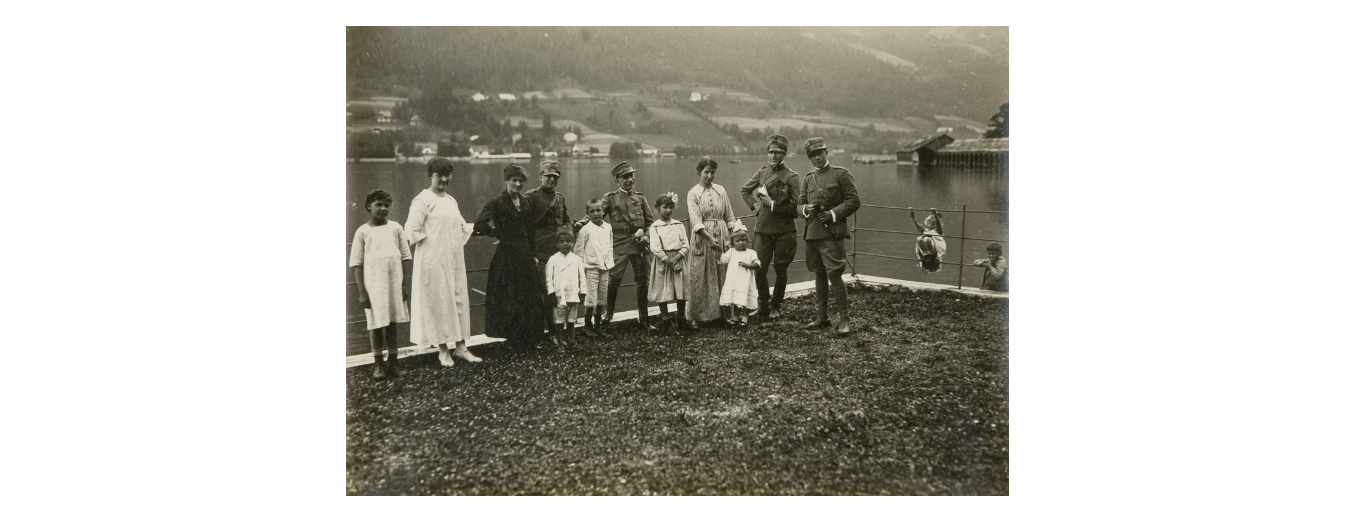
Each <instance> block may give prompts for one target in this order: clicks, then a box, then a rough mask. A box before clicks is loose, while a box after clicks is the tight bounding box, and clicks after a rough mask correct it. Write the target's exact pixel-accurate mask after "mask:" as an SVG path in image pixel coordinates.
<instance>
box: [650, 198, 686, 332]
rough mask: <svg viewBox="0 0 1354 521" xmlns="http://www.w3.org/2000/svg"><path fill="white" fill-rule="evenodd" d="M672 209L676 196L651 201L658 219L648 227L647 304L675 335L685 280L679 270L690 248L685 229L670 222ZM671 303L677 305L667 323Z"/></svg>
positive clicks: (682, 316)
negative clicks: (655, 307) (653, 305)
mask: <svg viewBox="0 0 1354 521" xmlns="http://www.w3.org/2000/svg"><path fill="white" fill-rule="evenodd" d="M675 208H677V194H675V193H673V192H668V193H666V194H663V195H660V196H658V199H655V200H654V209H655V210H657V211H658V219H656V220H654V222H653V224H651V225H649V251H650V252H653V262H650V263H649V302H657V303H658V309H659V312H660V313H661V315H659V320H660V321H661V322H662V323H663V324H665V326H664V327H666V328H667V330H668V331H669V332H670V333H672V334H674V335H679V334H681V333H680V332H679V330H681V329H682V328H683V327H685V325H686V289H685V288H686V277H685V274H684V273H682V266H684V265H686V253H687V250H688V248H689V246H690V245H689V244H688V243H687V238H686V226H685V225H683V224H682V221H678V220H676V219H673V218H672V211H673V210H674V209H675ZM674 300H675V301H677V319H676V321H674V322H669V321H668V303H669V302H672V301H674Z"/></svg>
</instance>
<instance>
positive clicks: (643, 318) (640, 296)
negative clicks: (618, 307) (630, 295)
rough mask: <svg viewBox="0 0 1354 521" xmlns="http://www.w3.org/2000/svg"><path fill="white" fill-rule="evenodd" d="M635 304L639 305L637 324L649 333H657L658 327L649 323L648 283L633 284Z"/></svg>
mask: <svg viewBox="0 0 1354 521" xmlns="http://www.w3.org/2000/svg"><path fill="white" fill-rule="evenodd" d="M635 302H636V303H637V304H638V305H639V323H640V324H642V325H643V326H644V327H645V328H648V330H649V331H651V332H655V333H656V332H658V326H657V325H655V324H654V323H653V322H650V321H649V283H648V282H636V283H635Z"/></svg>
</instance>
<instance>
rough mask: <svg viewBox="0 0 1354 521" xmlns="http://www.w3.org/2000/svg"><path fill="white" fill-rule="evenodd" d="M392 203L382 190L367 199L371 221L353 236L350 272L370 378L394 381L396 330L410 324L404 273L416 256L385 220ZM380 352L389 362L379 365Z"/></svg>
mask: <svg viewBox="0 0 1354 521" xmlns="http://www.w3.org/2000/svg"><path fill="white" fill-rule="evenodd" d="M394 202H395V199H394V198H392V197H391V196H390V194H389V193H387V192H386V191H385V190H372V191H371V193H369V194H367V202H366V207H367V212H369V213H371V220H369V221H367V222H365V223H363V224H362V226H359V227H358V228H357V233H354V234H353V251H352V254H351V255H350V256H349V258H348V266H350V267H351V268H353V278H354V279H355V280H356V281H357V301H358V302H359V303H361V304H362V308H363V311H364V312H366V315H367V332H368V334H369V335H370V336H371V355H372V358H374V359H375V361H376V369H375V370H374V371H373V372H372V376H374V377H375V378H376V379H378V380H379V379H383V378H385V377H386V376H387V375H389V376H396V374H397V370H396V367H395V360H396V358H398V356H399V355H398V353H397V346H396V345H395V342H396V340H395V324H397V323H400V322H406V323H407V322H409V282H408V279H406V278H405V277H404V274H405V273H413V268H414V255H413V253H411V252H410V251H409V241H407V240H406V239H405V236H404V228H403V227H402V226H400V223H397V222H395V221H391V220H388V217H389V216H390V206H391V205H392V204H394ZM382 346H384V347H385V349H386V352H387V353H388V357H387V359H386V360H382V359H381V347H382Z"/></svg>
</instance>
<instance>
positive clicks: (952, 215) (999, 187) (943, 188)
mask: <svg viewBox="0 0 1354 521" xmlns="http://www.w3.org/2000/svg"><path fill="white" fill-rule="evenodd" d="M717 159H719V163H720V166H719V171H718V173H717V174H716V176H715V183H717V184H720V185H723V186H724V188H725V189H726V190H727V191H728V192H729V198H730V199H732V202H733V204H734V209H735V214H737V215H740V216H741V215H748V214H751V213H752V212H751V210H750V209H749V208H748V206H747V204H746V203H743V202H742V201H741V199H740V198H739V195H738V189H739V188H740V187H741V186H742V185H743V183H745V182H746V181H747V180H748V179H749V178H750V177H752V175H753V174H754V173H756V172H757V169H758V168H760V167H761V166H762V165H763V164H764V163H765V161H764V160H761V159H759V158H755V157H743V158H741V159H742V160H743V162H742V163H739V164H734V163H730V160H731V159H733V158H725V157H720V158H717ZM697 161H698V159H696V158H678V159H658V160H636V161H631V165H633V166H634V167H635V169H637V170H638V171H639V172H638V173H637V174H636V178H635V179H636V182H635V187H636V190H639V191H640V192H643V193H644V194H645V195H646V196H648V198H649V201H650V204H652V201H653V200H654V199H656V198H657V197H658V195H659V194H662V193H664V192H668V191H672V192H676V193H677V194H678V195H680V196H682V198H683V199H682V200H683V201H685V196H686V192H687V190H690V189H691V187H692V186H695V185H696V183H697V182H699V176H698V175H697V174H696V163H697ZM560 162H561V164H562V165H563V170H564V175H562V176H561V177H560V182H559V187H558V190H559V191H560V192H561V193H563V194H564V196H565V197H566V198H567V204H568V209H569V217H570V218H572V219H580V218H582V217H583V211H584V205H585V203H586V202H587V201H588V200H589V199H591V198H594V197H600V196H601V195H602V194H605V193H606V192H608V191H611V190H615V189H616V184H615V182H614V181H613V179H612V177H611V173H610V172H611V167H612V166H613V165H615V164H616V163H617V162H619V161H613V160H601V159H577V160H575V159H562V160H560ZM785 162H786V164H787V165H788V166H789V167H790V168H792V169H794V170H795V171H797V172H800V173H804V172H808V171H810V170H812V166H811V165H810V164H809V161H808V158H806V157H803V156H796V157H790V158H787V159H786V160H785ZM832 163H833V164H834V165H836V166H841V167H845V168H847V169H849V170H851V173H852V174H853V176H854V177H855V180H856V187H857V189H858V190H859V192H860V199H861V202H862V203H863V204H873V205H881V206H896V207H909V206H910V207H913V208H917V209H918V212H917V219H918V220H921V219H923V218H925V215H926V213H925V212H923V211H921V210H925V209H929V208H937V209H939V210H941V211H942V214H943V217H944V221H943V222H944V226H945V235H946V237H947V239H946V246H947V248H948V251H947V253H946V255H945V259H944V260H945V262H959V260H960V247H959V245H960V241H959V239H958V237H959V236H960V230H961V224H962V227H963V231H964V236H966V237H971V238H980V239H987V240H968V241H965V243H964V248H963V260H964V262H965V263H968V264H971V263H972V262H973V260H975V259H981V258H984V257H986V247H987V244H988V242H990V240H996V241H999V242H1002V246H1003V247H1004V248H1005V250H1006V253H1007V255H1008V257H1009V255H1010V246H1009V245H1008V244H1006V243H1005V241H1006V239H1007V233H1008V229H1009V228H1008V214H1006V213H994V214H984V213H968V214H967V218H966V219H962V221H963V222H962V223H961V215H960V213H959V211H958V210H959V209H960V208H961V206H962V205H965V204H967V205H968V210H970V211H974V210H995V211H1005V210H1007V209H1008V193H1009V192H1008V176H1007V175H1006V174H1004V173H1000V172H994V171H989V170H955V169H948V170H946V169H941V170H934V171H927V172H925V173H922V172H918V171H917V169H916V168H915V167H914V166H912V165H897V164H876V165H860V164H852V163H850V162H849V158H845V159H844V158H835V160H834V161H832ZM455 164H456V172H455V173H454V174H453V175H452V181H451V190H450V193H451V195H452V196H453V197H455V198H456V201H457V202H458V203H459V204H460V207H461V213H462V215H463V216H464V217H465V219H466V220H467V221H470V222H473V221H474V220H475V217H476V215H478V214H479V210H480V208H481V207H483V205H484V204H485V203H486V202H488V201H489V200H490V199H492V198H493V197H495V196H497V195H498V194H499V193H501V192H502V191H503V175H502V173H503V167H504V166H506V165H507V161H495V162H481V161H475V162H471V161H468V160H466V161H455ZM522 166H524V167H526V169H527V171H528V172H536V171H538V167H537V165H536V163H531V164H526V163H523V164H522ZM347 185H348V190H347V198H348V200H347V202H346V203H345V210H344V211H345V212H346V219H345V227H344V232H343V233H344V234H345V236H344V239H343V242H344V244H348V243H351V242H352V238H353V233H354V232H355V231H356V230H357V227H358V226H361V225H362V223H363V222H366V221H367V220H368V219H369V218H370V215H368V214H367V212H366V209H365V208H363V204H362V203H363V201H364V200H365V198H366V194H367V192H369V191H371V190H375V189H377V188H381V189H383V190H385V191H387V192H390V193H391V195H393V196H394V198H395V206H394V207H393V208H391V210H390V218H391V219H393V220H396V221H399V222H400V224H404V222H405V220H406V218H407V216H408V213H409V202H410V201H412V200H413V198H414V196H416V195H418V193H419V192H421V191H422V190H423V189H425V188H427V187H428V175H427V167H426V166H425V165H423V164H421V163H416V162H415V163H403V164H396V163H348V175H347ZM537 185H539V178H538V177H537V176H535V175H532V176H531V178H530V179H529V180H528V183H527V188H526V189H530V188H534V187H535V186H537ZM524 191H525V189H524ZM946 210H950V211H946ZM674 216H675V217H677V218H679V219H686V218H687V212H686V208H685V206H684V205H678V207H677V209H676V211H675V212H674ZM752 221H753V220H752V219H751V218H750V217H748V218H744V219H743V224H744V225H747V226H749V229H750V228H751V225H752ZM800 224H801V228H800V229H801V230H802V229H803V228H802V224H803V222H802V221H801V223H800ZM855 226H856V227H859V228H871V229H877V230H897V231H906V232H910V233H915V231H916V229H915V228H913V226H912V222H911V221H910V220H909V219H908V214H907V212H906V211H900V210H890V209H882V208H868V207H863V208H861V209H860V211H858V212H857V213H856V224H855ZM688 230H690V227H689V226H688ZM951 237H953V238H951ZM853 239H855V240H854V241H846V243H845V247H846V251H847V252H848V259H849V258H850V257H849V253H850V252H851V251H852V248H853V244H852V243H853V242H854V243H855V244H854V248H855V249H856V251H857V252H860V253H874V254H881V255H890V256H894V257H907V258H915V254H914V251H913V245H914V242H915V240H916V236H915V235H899V234H891V233H879V232H869V231H861V232H858V233H857V234H856V236H855V237H853ZM347 255H348V247H345V248H344V257H343V259H342V261H343V267H344V268H345V272H344V281H345V282H348V281H352V280H353V276H352V270H351V269H348V268H347V260H348V257H347ZM493 255H494V239H493V238H490V237H475V238H472V239H470V242H469V244H467V245H466V249H465V257H466V266H467V267H468V268H469V269H478V268H487V267H488V266H489V261H490V259H492V258H493ZM803 258H804V245H803V242H802V240H801V242H800V245H799V250H798V251H797V252H796V256H795V261H796V262H795V264H793V265H791V266H790V271H789V273H790V282H792V283H793V282H799V281H805V280H812V274H811V273H809V272H808V270H807V269H805V267H804V263H803ZM853 262H854V264H855V269H856V272H857V273H859V274H862V275H874V276H880V277H890V278H896V279H905V280H915V281H922V282H934V283H940V284H949V285H954V284H956V283H958V282H959V268H958V266H953V265H948V264H947V265H945V266H944V267H943V269H942V270H941V271H940V272H938V273H927V272H925V271H922V269H921V267H919V266H918V265H917V262H916V261H903V260H897V259H888V258H880V257H871V256H868V255H863V254H861V255H857V258H856V259H855V260H854V261H853ZM850 273H851V270H850V268H849V267H848V268H847V274H848V275H849V274H850ZM772 278H773V279H774V273H773V274H772ZM336 279H337V277H336ZM469 279H470V286H471V288H472V292H471V297H470V302H471V304H472V305H473V304H479V303H482V302H484V295H483V293H481V292H482V291H484V288H485V280H486V279H487V274H486V273H484V272H478V273H470V275H469ZM632 282H633V281H632V279H631V274H630V273H629V270H628V271H627V273H626V275H625V278H624V280H623V282H622V283H623V284H631V283H632ZM981 282H982V271H981V270H980V269H977V268H972V267H969V268H965V269H964V270H963V284H964V286H965V287H970V286H972V287H976V286H979V285H980V284H981ZM335 283H336V284H337V280H336V282H335ZM356 289H357V288H356V285H354V284H348V290H347V295H348V304H347V321H346V322H349V323H350V324H348V325H347V331H348V346H347V351H348V353H347V354H349V355H352V354H357V353H364V352H368V351H369V350H370V345H369V343H368V341H367V333H366V325H365V324H363V323H356V324H351V323H352V322H355V321H360V320H362V318H363V315H362V310H361V308H360V307H359V306H358V304H357V293H356ZM616 307H617V308H618V310H619V311H626V310H630V309H634V307H635V296H634V288H633V287H627V288H621V292H620V295H619V297H617V299H616ZM483 309H484V308H483V307H482V306H481V307H474V308H472V310H471V328H472V330H473V331H474V332H475V333H480V332H481V331H482V328H483ZM408 334H409V333H408V326H407V325H401V326H400V337H401V341H402V345H407V340H408Z"/></svg>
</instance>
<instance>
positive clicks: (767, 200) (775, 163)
mask: <svg viewBox="0 0 1354 521" xmlns="http://www.w3.org/2000/svg"><path fill="white" fill-rule="evenodd" d="M767 139H768V142H767V144H766V155H767V157H768V159H769V161H768V162H767V165H766V166H763V167H762V168H761V169H760V170H757V173H756V174H753V175H752V179H748V182H747V183H745V184H743V188H742V190H740V192H742V194H743V201H745V202H747V203H748V207H749V208H751V209H753V210H756V211H757V220H756V224H754V225H753V230H755V231H754V233H753V237H752V249H753V250H755V251H756V252H757V258H758V259H760V260H761V261H762V266H761V267H760V268H757V272H756V276H755V278H756V281H757V300H758V301H759V302H760V305H759V306H758V311H757V313H758V314H760V315H761V316H762V317H763V318H769V319H772V320H774V319H776V318H779V317H780V303H781V301H782V300H784V299H785V283H786V282H787V281H788V279H789V277H788V276H787V272H788V271H789V268H790V263H791V262H794V260H795V249H796V244H795V206H796V205H798V204H799V184H800V181H799V174H798V173H797V172H795V171H794V170H791V169H790V167H788V166H786V165H785V153H786V152H788V151H789V150H790V148H789V147H790V140H789V139H787V138H786V137H785V136H782V135H780V134H773V135H771V137H769V138H767ZM772 266H775V268H776V289H775V293H771V292H770V291H768V283H767V277H766V272H767V270H768V269H769V268H771V267H772Z"/></svg>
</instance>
